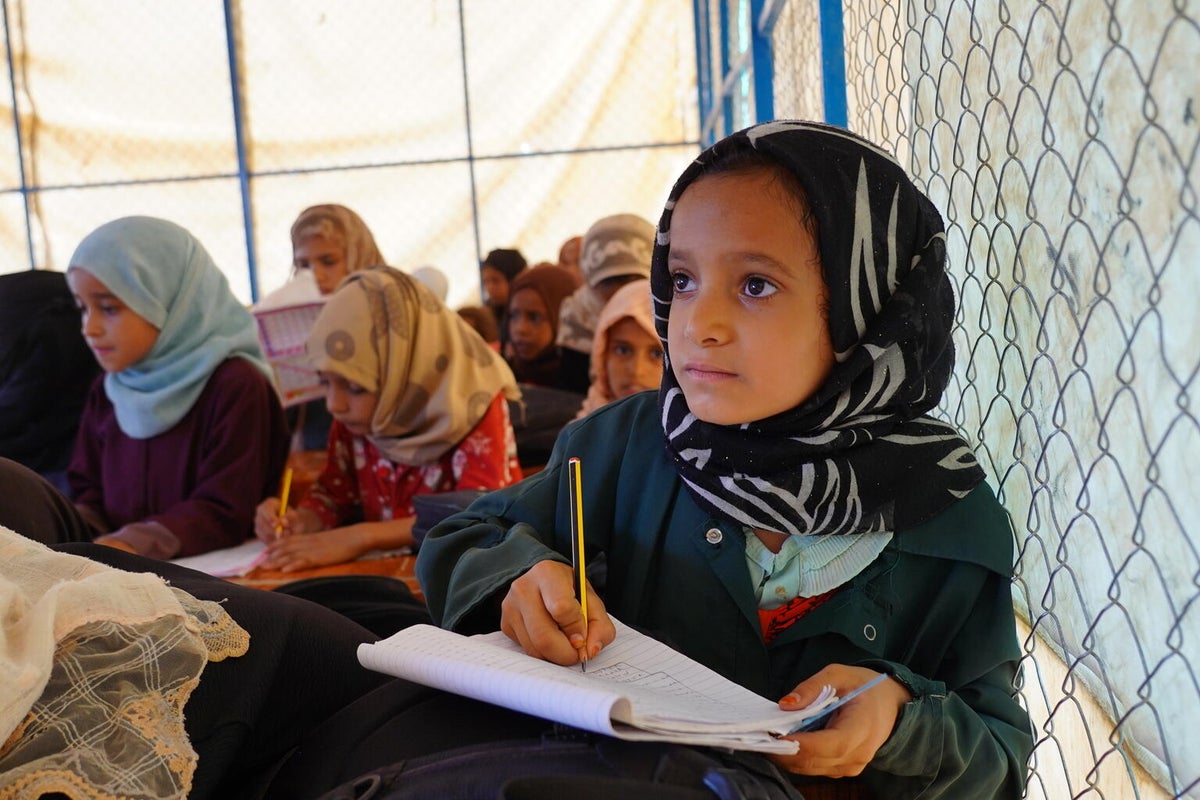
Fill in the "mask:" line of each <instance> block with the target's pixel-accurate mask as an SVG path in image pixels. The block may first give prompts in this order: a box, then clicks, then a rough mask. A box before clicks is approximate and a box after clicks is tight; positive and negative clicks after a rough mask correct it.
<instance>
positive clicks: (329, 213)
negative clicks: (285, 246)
mask: <svg viewBox="0 0 1200 800" xmlns="http://www.w3.org/2000/svg"><path fill="white" fill-rule="evenodd" d="M331 233H332V234H334V235H335V236H337V237H339V238H340V239H341V240H342V241H343V242H344V243H345V246H346V270H347V271H349V272H358V271H359V270H362V269H366V268H367V267H373V266H375V265H376V264H384V263H387V262H386V261H385V259H384V257H383V256H382V255H381V254H380V252H379V247H378V246H377V245H376V244H375V237H374V236H372V235H371V229H370V228H368V227H367V223H365V222H363V221H362V217H360V216H359V215H358V214H355V213H354V212H353V211H351V210H350V209H348V208H346V207H345V206H339V205H337V204H336V203H326V204H324V205H319V206H310V207H308V208H306V209H304V210H303V211H301V212H300V216H298V217H296V221H295V222H293V223H292V248H293V249H295V247H296V245H297V244H299V242H300V240H301V239H303V238H304V237H306V236H313V235H320V236H324V237H326V238H329V235H330V234H331Z"/></svg>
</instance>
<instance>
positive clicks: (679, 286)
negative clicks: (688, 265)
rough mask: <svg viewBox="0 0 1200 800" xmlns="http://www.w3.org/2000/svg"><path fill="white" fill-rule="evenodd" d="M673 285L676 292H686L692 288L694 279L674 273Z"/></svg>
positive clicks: (681, 273) (672, 274) (684, 274)
mask: <svg viewBox="0 0 1200 800" xmlns="http://www.w3.org/2000/svg"><path fill="white" fill-rule="evenodd" d="M671 285H672V286H674V287H675V291H676V292H686V291H688V290H689V289H691V288H692V278H691V276H690V275H687V274H686V273H683V272H672V273H671Z"/></svg>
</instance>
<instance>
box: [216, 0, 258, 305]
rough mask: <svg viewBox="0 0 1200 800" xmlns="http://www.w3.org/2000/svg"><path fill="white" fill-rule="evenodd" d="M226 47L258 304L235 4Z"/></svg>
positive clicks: (228, 12) (228, 15)
mask: <svg viewBox="0 0 1200 800" xmlns="http://www.w3.org/2000/svg"><path fill="white" fill-rule="evenodd" d="M224 7H225V46H226V49H227V50H228V53H229V87H230V90H231V91H232V92H233V133H234V137H235V140H236V142H237V162H238V184H239V186H240V188H241V192H242V225H243V227H244V228H245V230H246V266H247V268H248V269H249V270H250V276H249V277H250V300H251V302H254V303H257V302H258V257H257V255H256V253H255V248H254V204H253V203H252V202H251V200H250V167H249V164H248V163H247V159H246V132H245V126H244V118H243V114H242V82H241V69H240V68H239V66H238V63H239V62H238V51H237V30H236V17H235V11H234V9H233V0H225V2H224Z"/></svg>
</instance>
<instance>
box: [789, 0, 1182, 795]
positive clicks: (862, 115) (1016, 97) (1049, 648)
mask: <svg viewBox="0 0 1200 800" xmlns="http://www.w3.org/2000/svg"><path fill="white" fill-rule="evenodd" d="M826 5H827V4H826ZM842 7H843V10H844V18H843V21H844V26H845V44H846V51H845V53H846V92H847V110H848V120H849V127H850V128H851V129H853V130H856V131H858V132H859V133H861V134H863V135H865V136H867V137H868V138H870V139H872V140H874V141H877V142H880V143H882V144H885V145H887V146H888V147H890V148H891V149H892V150H893V151H894V152H895V153H896V154H897V155H898V156H899V158H900V159H901V162H902V163H903V164H904V165H905V166H906V167H907V168H908V169H909V171H910V172H911V173H912V174H913V175H915V176H917V178H918V180H919V182H920V183H921V184H923V186H924V188H925V190H926V191H927V193H928V194H929V195H930V196H931V197H932V199H933V200H934V202H935V203H936V204H937V206H938V207H939V208H940V209H941V210H942V212H943V215H944V217H945V219H946V225H947V237H948V244H949V252H950V261H951V264H952V267H951V269H952V271H953V277H954V280H955V283H956V287H957V294H958V297H959V300H960V309H959V318H958V328H957V331H956V338H955V343H956V347H957V365H956V369H955V374H954V379H953V382H952V385H951V387H950V390H949V391H948V393H947V397H946V398H945V401H944V404H943V407H942V411H943V413H944V414H945V416H946V417H947V418H948V419H951V420H953V421H954V422H955V423H957V424H958V425H959V426H961V427H962V428H963V429H964V430H965V431H967V432H968V433H969V435H970V436H971V437H972V438H973V439H974V440H975V441H976V442H977V444H978V447H977V451H978V454H979V456H980V458H981V460H982V462H983V463H984V465H985V467H986V469H987V470H988V472H989V475H990V478H991V480H992V481H994V482H995V484H996V485H997V486H998V489H999V493H1000V497H1001V500H1002V501H1003V503H1004V504H1005V506H1006V507H1007V508H1008V509H1009V511H1010V513H1011V516H1012V519H1013V523H1014V527H1015V532H1016V537H1017V553H1018V561H1017V566H1016V572H1017V575H1016V583H1015V588H1014V591H1015V596H1016V598H1017V602H1018V605H1019V606H1021V613H1022V615H1024V616H1025V617H1026V619H1027V622H1028V625H1029V627H1028V628H1027V629H1026V630H1025V631H1024V637H1025V638H1024V648H1025V652H1026V657H1025V659H1024V668H1023V673H1024V677H1023V680H1024V686H1023V696H1024V699H1025V702H1026V703H1027V705H1028V707H1029V710H1030V712H1031V715H1032V716H1033V718H1034V722H1035V725H1036V734H1037V746H1036V750H1035V753H1034V761H1033V765H1032V773H1031V778H1030V784H1029V796H1031V797H1048V798H1055V799H1057V798H1065V797H1089V798H1092V797H1095V798H1123V797H1160V796H1174V797H1197V796H1200V736H1197V734H1196V731H1195V727H1196V723H1198V722H1200V679H1198V674H1200V553H1198V549H1200V534H1198V533H1197V531H1200V500H1198V495H1200V492H1198V491H1197V490H1198V488H1200V485H1198V483H1197V477H1196V476H1197V472H1196V471H1194V470H1195V469H1196V468H1195V466H1194V463H1195V462H1194V459H1195V458H1196V454H1197V453H1200V420H1198V418H1197V402H1196V396H1197V389H1198V384H1197V372H1198V371H1200V334H1198V326H1197V324H1196V312H1195V310H1194V306H1195V304H1196V298H1197V294H1198V289H1200V278H1198V275H1200V273H1198V271H1197V266H1198V265H1197V258H1196V253H1197V252H1200V218H1198V216H1197V188H1198V187H1200V163H1198V159H1197V151H1198V148H1200V131H1198V128H1197V120H1196V113H1197V111H1200V106H1198V103H1200V78H1198V75H1200V70H1198V67H1200V62H1198V60H1197V54H1200V6H1198V5H1197V3H1195V2H1188V1H1187V0H1176V2H1165V1H1164V0H1152V1H1151V2H1142V3H1133V2H1120V1H1119V0H1076V1H1074V2H1072V0H1041V1H1040V2H1035V1H1034V0H1008V1H1007V2H1005V1H1002V2H995V1H994V0H901V1H899V2H897V1H896V0H891V1H890V2H883V3H876V2H855V1H854V0H847V1H846V2H844V3H843V4H842ZM818 13H819V10H818V3H817V2H816V0H791V2H788V3H787V6H786V8H785V10H784V12H783V13H782V14H781V15H780V18H779V20H778V22H777V24H776V26H775V29H774V33H773V41H774V44H775V66H774V68H775V113H776V116H780V117H789V116H798V117H817V118H820V117H821V112H822V109H821V108H820V98H818V97H814V96H813V91H812V87H813V86H814V85H819V83H818V82H817V81H815V80H814V77H813V70H814V69H818V70H819V65H814V63H813V62H814V61H815V60H814V59H813V58H812V56H811V50H806V49H804V48H801V47H799V46H798V45H799V44H800V43H802V42H805V41H810V42H811V36H812V31H814V30H815V29H816V24H817V23H816V15H817V14H818ZM818 77H819V73H818Z"/></svg>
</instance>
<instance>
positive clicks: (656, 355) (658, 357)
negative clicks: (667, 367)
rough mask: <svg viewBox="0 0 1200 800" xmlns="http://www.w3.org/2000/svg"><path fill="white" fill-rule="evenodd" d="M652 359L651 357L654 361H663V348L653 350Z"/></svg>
mask: <svg viewBox="0 0 1200 800" xmlns="http://www.w3.org/2000/svg"><path fill="white" fill-rule="evenodd" d="M650 357H651V358H652V359H654V360H655V361H662V360H663V350H662V348H661V347H656V348H654V350H653V351H651V353H650Z"/></svg>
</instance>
